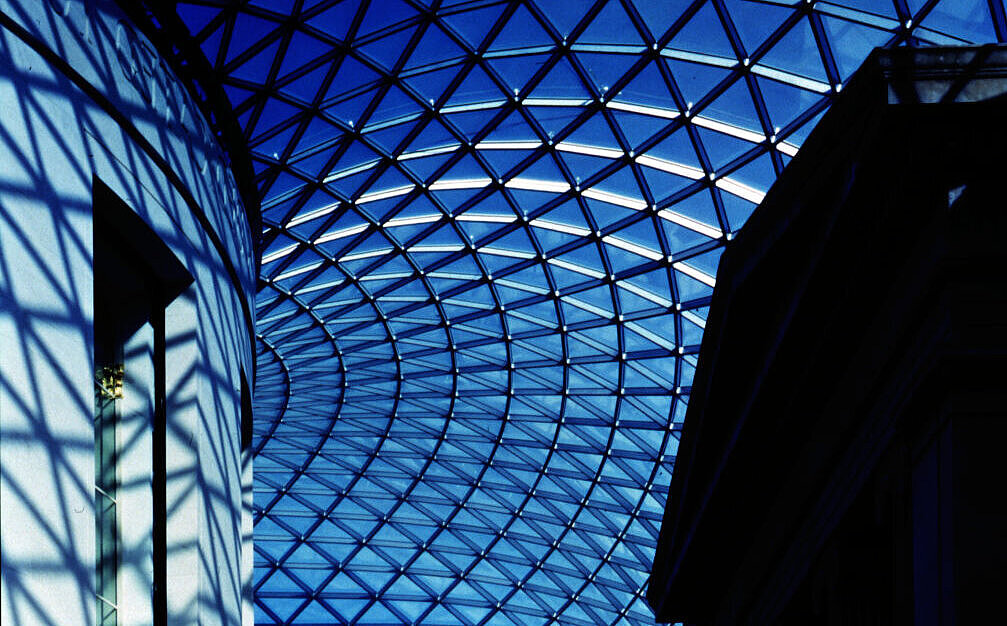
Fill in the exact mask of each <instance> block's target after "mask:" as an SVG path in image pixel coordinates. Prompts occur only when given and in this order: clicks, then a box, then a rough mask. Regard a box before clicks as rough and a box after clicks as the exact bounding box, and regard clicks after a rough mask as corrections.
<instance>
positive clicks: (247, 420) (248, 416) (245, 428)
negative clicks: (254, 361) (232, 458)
mask: <svg viewBox="0 0 1007 626" xmlns="http://www.w3.org/2000/svg"><path fill="white" fill-rule="evenodd" d="M251 447H252V389H251V386H250V385H249V384H248V375H247V374H245V368H241V451H242V452H244V451H246V450H249V449H250V448H251Z"/></svg>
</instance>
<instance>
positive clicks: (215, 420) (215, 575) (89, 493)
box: [0, 0, 254, 626]
mask: <svg viewBox="0 0 1007 626" xmlns="http://www.w3.org/2000/svg"><path fill="white" fill-rule="evenodd" d="M0 13H2V16H0V19H2V20H10V21H11V22H13V23H14V24H15V26H14V27H13V28H7V27H2V26H0V623H2V624H59V625H60V626H63V625H70V624H93V623H94V597H93V591H94V500H93V481H94V452H93V447H94V431H93V425H92V419H93V410H94V406H93V405H94V399H93V382H92V381H93V369H94V366H93V350H92V334H93V328H92V321H93V304H92V295H93V292H92V288H93V287H92V283H93V280H92V270H91V258H92V181H93V180H94V177H98V178H100V179H101V180H102V181H103V182H104V183H105V184H107V185H108V186H109V187H110V188H111V189H112V190H113V191H114V192H115V193H116V194H117V195H118V196H119V197H120V198H122V199H123V200H124V201H125V202H126V203H127V204H128V205H129V206H130V207H132V208H133V209H134V210H135V211H136V212H137V214H139V215H140V216H141V217H142V218H143V219H144V221H145V222H146V223H147V224H148V225H149V226H150V227H151V228H152V229H153V230H154V231H155V232H157V233H158V234H159V235H160V237H161V238H162V239H163V240H164V241H165V242H166V243H167V245H168V247H169V248H170V249H171V250H172V251H173V253H174V254H175V256H176V257H177V258H178V259H179V261H181V263H182V265H184V266H185V268H186V269H187V270H188V272H189V273H190V274H191V275H192V276H193V277H194V278H195V283H194V284H193V286H192V287H191V288H190V290H189V291H188V292H187V293H186V294H184V296H183V297H182V298H180V299H179V300H177V301H176V302H177V303H178V304H177V305H173V306H172V307H171V308H169V311H168V323H167V335H168V341H169V345H168V350H169V360H168V363H169V365H168V376H167V377H168V379H169V381H168V394H169V398H168V401H169V416H168V419H169V435H168V443H167V445H168V448H169V451H170V455H169V470H168V471H169V476H168V509H169V513H168V518H169V519H168V544H169V563H170V566H169V567H170V571H171V572H172V576H173V579H172V580H171V581H169V582H170V584H171V585H174V586H175V587H174V589H172V588H171V587H169V590H168V597H169V606H170V608H171V610H172V611H174V612H175V613H174V615H175V617H174V618H170V619H169V622H170V623H172V624H175V623H194V622H198V623H204V624H239V623H241V602H242V598H241V594H242V581H243V579H242V577H243V575H247V570H248V567H247V565H246V567H245V568H244V569H243V568H242V558H243V555H242V545H243V542H242V506H241V505H242V479H243V473H242V470H243V468H242V464H241V450H240V449H239V448H240V446H239V441H240V380H239V371H240V368H241V367H242V366H243V367H244V369H245V370H246V371H248V372H251V371H252V351H251V346H250V345H249V335H248V327H247V324H246V320H245V319H244V318H243V315H242V307H241V299H242V298H244V299H245V303H246V304H248V302H249V300H248V299H249V297H250V295H251V294H252V293H253V290H254V275H253V271H254V270H253V260H252V256H251V252H250V251H251V243H250V237H249V233H248V228H247V224H246V223H245V219H244V212H243V210H242V209H241V207H240V205H239V204H238V196H237V194H236V193H235V186H234V183H233V180H232V179H231V178H230V174H229V172H228V170H227V168H226V167H224V166H223V165H222V158H221V155H220V152H219V149H218V148H217V146H216V145H215V144H214V142H213V140H212V136H211V134H210V133H209V131H208V129H207V128H206V127H205V124H203V123H202V121H201V120H200V119H199V118H198V116H197V109H196V108H195V107H194V106H191V105H190V104H187V99H188V98H187V96H186V95H185V94H184V92H183V91H182V90H181V88H180V87H178V86H176V85H174V84H173V83H172V82H171V80H172V79H171V75H170V72H168V71H167V69H166V68H165V67H163V66H162V65H159V64H158V63H157V61H156V58H151V57H150V56H149V53H148V52H146V51H145V48H144V46H145V45H146V46H149V44H144V42H143V39H142V37H140V36H139V35H136V34H135V32H133V31H132V30H131V29H130V28H129V27H128V25H126V24H124V23H122V22H121V21H120V20H121V15H120V13H119V11H118V9H117V8H116V7H115V6H114V3H112V2H110V1H106V0H92V1H88V2H84V1H83V0H0ZM18 28H22V29H24V30H25V31H27V35H26V36H25V35H24V34H23V33H22V34H20V35H19V34H18V33H16V32H15V31H17V30H18ZM31 41H35V42H37V44H38V45H41V46H44V48H47V49H48V50H53V51H57V53H58V56H59V57H61V58H63V59H66V60H67V61H68V62H69V65H70V67H71V68H72V70H73V71H74V72H76V73H78V74H79V75H80V76H81V77H83V79H84V80H85V81H86V82H87V83H88V84H90V85H92V86H93V87H94V88H96V89H97V91H98V92H99V93H100V94H101V96H99V97H97V98H95V97H91V96H90V95H88V94H87V93H86V92H85V91H83V90H82V89H81V87H80V86H79V85H77V84H75V83H74V82H73V81H72V80H71V79H70V78H69V77H68V74H67V73H66V72H64V71H62V70H60V69H58V68H54V67H53V66H52V65H51V64H50V63H49V61H48V60H47V59H46V58H45V55H44V54H42V53H39V52H38V51H37V50H33V49H32V47H31V45H30V43H29V42H31ZM150 50H153V48H152V47H151V48H150ZM138 77H139V78H138ZM138 85H139V86H140V88H138ZM145 85H146V86H151V85H152V86H153V87H152V88H146V89H145V88H144V86H145ZM102 97H103V98H105V99H107V102H108V103H110V104H111V106H112V107H113V108H114V109H115V110H118V111H120V112H122V113H124V114H125V116H126V118H127V119H128V123H129V124H131V125H132V126H133V127H134V128H135V129H137V130H138V131H139V133H140V135H141V136H142V138H143V140H144V141H145V142H146V143H147V144H149V146H151V147H152V148H153V151H154V152H155V153H156V154H159V155H161V157H162V158H163V159H164V160H165V162H166V163H167V164H168V166H169V170H170V172H173V173H174V174H175V175H177V177H178V179H177V180H176V181H175V182H174V183H173V181H172V179H171V177H170V176H169V175H167V174H166V173H165V171H163V169H162V168H161V167H160V166H159V164H158V163H157V162H156V160H155V159H153V158H152V157H151V154H149V153H148V152H147V151H145V150H144V147H143V145H142V142H141V141H138V140H137V138H136V137H133V136H131V135H130V133H129V132H127V130H126V128H125V127H124V126H123V125H122V124H120V122H119V121H117V120H116V119H114V117H113V116H112V115H110V114H109V113H108V112H106V111H104V110H102V106H101V99H102ZM178 181H181V183H180V185H179V184H178ZM185 189H188V190H189V192H190V193H191V194H192V198H194V201H195V203H196V205H198V207H200V208H201V209H202V210H203V211H204V212H205V213H206V215H207V220H208V222H209V224H210V227H211V228H212V229H213V230H214V231H215V232H216V233H217V235H218V236H219V238H220V240H221V241H223V243H224V253H223V256H222V255H221V253H220V252H219V251H218V250H217V249H216V248H215V247H214V246H213V245H212V243H211V241H210V238H209V237H208V236H207V232H206V230H205V228H204V226H203V225H201V224H200V222H199V220H198V219H196V217H195V216H194V214H193V212H192V207H191V206H190V205H189V204H187V203H186V201H185V198H184V194H183V193H182V191H183V190H185ZM225 258H227V259H229V260H230V262H231V263H232V264H233V266H234V268H235V270H236V273H237V276H238V282H239V284H240V286H241V287H242V288H243V290H244V293H242V292H240V291H239V290H237V289H236V288H235V286H234V284H232V282H231V279H230V277H229V274H228V272H227V267H226V265H225ZM127 391H128V389H127ZM138 401H139V402H140V404H142V403H143V402H144V401H146V399H143V400H138ZM124 428H128V429H129V430H128V431H126V432H128V435H126V436H125V438H121V441H127V442H129V443H128V445H129V446H130V447H129V449H127V450H124V451H123V465H122V466H121V470H122V471H123V472H124V473H125V474H127V476H126V478H128V479H129V482H128V484H129V485H130V487H129V488H130V490H131V492H130V494H129V496H128V497H127V500H128V504H127V505H126V509H127V510H129V511H134V510H135V511H142V510H143V508H144V507H145V506H146V504H145V502H146V501H147V500H146V499H148V498H149V492H150V490H149V486H144V484H143V482H144V480H145V476H146V474H145V471H146V470H145V469H144V466H143V462H142V461H143V458H144V457H145V456H148V452H147V450H148V449H149V434H148V433H146V432H145V431H144V429H145V428H147V427H146V426H145V425H143V424H142V420H140V419H139V418H136V419H133V420H132V421H129V422H128V424H125V425H124ZM123 445H127V444H123ZM120 478H123V477H122V476H120ZM250 478H251V473H250V472H249V471H247V469H246V471H245V481H246V482H247V481H249V480H250ZM136 514H137V515H139V513H136ZM130 515H131V516H132V515H133V513H131V514H130ZM120 519H121V520H122V521H121V523H122V524H129V519H128V518H127V519H122V518H120ZM144 523H147V522H144ZM246 531H247V529H246ZM147 532H149V529H148V528H147V527H146V526H133V527H129V528H124V530H123V537H122V539H123V542H124V545H125V548H126V550H127V554H128V558H127V559H126V560H125V561H124V563H123V568H122V573H123V575H122V578H121V579H120V593H121V594H125V595H124V597H128V598H130V602H131V603H133V604H131V605H130V606H131V608H130V609H129V610H128V611H124V614H123V617H124V619H125V618H129V615H133V616H134V617H133V618H129V619H128V621H130V622H131V623H144V622H145V621H147V616H148V615H149V613H147V612H146V609H145V608H144V607H143V606H140V605H142V602H143V599H144V593H145V588H144V582H145V581H144V579H143V577H144V575H145V574H144V572H145V571H146V569H147V567H148V563H149V550H150V547H149V542H145V540H144V535H145V533H147ZM244 549H245V550H246V554H245V559H246V560H247V559H248V558H249V556H248V552H247V551H248V550H250V537H249V538H246V541H245V542H244ZM136 603H140V604H139V605H137V604H136Z"/></svg>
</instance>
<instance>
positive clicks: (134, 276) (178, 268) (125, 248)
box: [93, 179, 192, 625]
mask: <svg viewBox="0 0 1007 626" xmlns="http://www.w3.org/2000/svg"><path fill="white" fill-rule="evenodd" d="M93 189H94V199H93V200H94V248H93V250H94V320H95V322H94V324H95V326H94V327H95V338H94V341H95V343H94V345H95V368H96V373H95V374H96V375H95V496H96V503H97V515H96V531H97V533H96V548H97V550H96V555H97V563H96V576H97V579H96V593H97V595H98V598H97V603H98V604H97V605H98V617H99V619H98V623H99V624H102V625H111V624H116V623H117V616H116V615H115V613H116V611H115V606H116V599H115V588H116V581H117V574H118V568H119V559H120V557H119V540H118V534H119V533H118V519H117V512H116V509H115V499H116V489H117V484H118V466H117V460H118V456H119V450H117V448H116V423H117V421H118V420H119V418H120V415H119V410H118V404H119V402H120V400H121V398H122V394H123V381H124V379H128V377H129V373H128V372H126V371H125V369H126V367H128V360H129V359H128V358H124V354H123V349H124V347H125V346H126V344H127V342H128V341H129V340H130V338H132V337H133V336H134V335H135V334H136V333H137V332H138V331H139V330H140V329H141V328H143V327H144V325H145V324H150V328H151V331H152V332H151V335H152V344H153V345H152V346H151V348H152V358H153V363H152V365H153V368H152V369H153V381H150V384H151V385H152V386H153V389H149V390H147V391H146V392H145V393H151V394H152V395H153V400H154V404H153V415H151V416H150V418H151V419H150V423H151V447H152V458H151V477H152V496H153V510H152V511H151V521H152V543H153V565H154V571H153V581H152V584H153V589H152V592H153V598H152V599H153V611H154V623H155V624H158V625H161V624H167V596H166V585H165V581H166V580H167V575H166V570H165V564H166V557H167V543H166V533H165V522H166V519H167V503H166V499H165V468H166V459H165V440H166V424H167V412H166V406H167V402H166V398H167V394H168V390H167V389H166V388H165V345H166V344H165V309H166V307H167V306H168V304H170V303H171V301H172V300H174V299H175V298H176V297H177V296H178V295H179V294H181V293H182V292H183V291H184V290H185V289H186V288H187V287H188V286H189V284H191V283H192V277H191V276H190V275H189V273H188V272H187V271H186V270H185V268H184V267H183V266H182V264H181V263H180V262H179V261H178V259H177V258H175V256H174V254H172V252H171V250H170V249H169V248H168V246H167V245H165V243H164V242H163V241H162V240H161V239H160V238H159V237H158V236H157V235H156V234H155V233H154V232H153V231H152V230H151V229H150V227H149V226H147V224H146V223H145V222H144V221H143V220H142V219H141V218H140V217H139V216H137V215H136V213H134V212H133V210H132V209H130V208H129V206H127V205H126V204H125V203H124V202H123V201H122V200H121V199H120V198H119V197H118V196H116V195H115V193H113V192H112V191H111V190H110V189H109V188H108V187H107V186H105V185H104V184H103V183H102V182H101V181H100V180H97V179H95V180H94V187H93Z"/></svg>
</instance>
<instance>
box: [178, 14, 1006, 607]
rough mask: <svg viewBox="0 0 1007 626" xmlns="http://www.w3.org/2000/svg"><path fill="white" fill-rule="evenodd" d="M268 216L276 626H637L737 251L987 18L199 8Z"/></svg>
mask: <svg viewBox="0 0 1007 626" xmlns="http://www.w3.org/2000/svg"><path fill="white" fill-rule="evenodd" d="M177 10H178V14H179V16H180V17H181V18H182V20H183V21H184V22H185V24H186V25H187V26H188V28H189V30H190V31H191V32H192V34H193V36H194V37H195V38H196V40H197V41H198V42H199V43H200V45H201V46H202V49H203V51H204V52H205V54H206V56H207V57H208V59H209V60H210V63H211V65H212V66H213V68H214V69H215V70H216V71H217V72H218V73H219V75H220V77H221V78H222V80H223V81H224V85H225V89H226V91H227V94H228V96H229V98H230V99H231V103H232V105H233V106H234V110H235V111H236V113H237V114H238V116H239V120H240V123H241V125H242V127H243V129H244V132H245V134H246V137H247V139H248V142H249V145H250V146H251V150H252V157H253V161H254V166H255V171H256V176H257V180H258V184H259V189H260V192H261V194H262V198H263V204H262V207H263V210H262V213H263V224H264V232H263V239H264V244H263V248H264V256H263V259H262V270H261V291H260V293H259V294H258V299H257V309H258V338H259V341H260V346H259V357H258V360H259V363H258V377H257V383H256V394H255V408H256V423H255V440H254V446H255V451H256V454H257V456H256V458H255V520H256V525H255V553H256V561H255V579H254V584H255V604H256V619H257V621H258V622H261V623H283V624H287V623H335V622H339V623H343V622H347V623H359V624H398V623H424V624H486V623H494V624H496V623H501V624H505V623H515V624H540V623H563V624H578V623H585V624H598V623H601V624H609V623H623V622H629V623H648V622H652V621H653V617H652V614H651V613H650V610H649V608H647V605H646V602H645V601H644V599H643V595H644V592H645V585H646V580H647V574H648V572H649V570H650V565H651V560H652V558H653V550H654V546H655V544H656V538H657V534H658V529H659V526H660V519H661V514H662V512H663V510H664V504H665V496H666V492H667V489H668V483H669V478H670V472H671V469H672V466H673V463H674V458H675V451H676V445H677V436H678V435H677V433H678V431H679V429H680V426H681V420H682V416H683V414H684V409H685V402H686V401H687V399H688V394H689V390H690V384H691V379H692V372H693V369H694V366H695V359H696V354H697V352H698V348H699V343H700V340H701V338H702V334H703V327H704V320H705V316H706V310H707V305H708V303H709V300H710V296H711V293H712V290H713V287H714V284H715V278H714V277H715V275H716V268H717V261H718V258H719V254H720V252H721V250H722V249H723V246H725V245H729V244H728V242H729V241H730V239H731V237H732V234H733V233H734V232H736V231H737V229H738V228H740V227H741V226H742V224H744V222H745V220H746V218H747V217H748V215H749V214H750V213H751V211H752V210H753V208H754V207H755V205H756V204H757V203H758V202H759V201H760V200H761V198H762V196H763V193H764V192H765V191H766V189H768V187H769V186H770V185H771V184H772V183H773V181H774V180H775V178H776V176H777V175H778V174H779V172H780V171H781V170H782V169H783V167H784V166H785V165H786V164H787V162H788V160H789V159H790V158H791V157H792V156H794V154H796V152H797V150H798V148H799V146H800V144H801V142H802V140H803V138H804V137H805V136H806V135H807V133H808V132H809V130H810V128H811V127H812V126H813V125H814V124H815V122H816V120H817V119H818V118H819V117H820V116H821V114H822V113H823V112H824V110H825V109H826V108H827V107H828V105H829V102H830V99H831V98H832V97H833V96H834V95H835V94H836V93H838V92H839V91H840V90H841V89H842V85H843V83H844V81H846V80H847V79H848V78H849V76H850V74H851V72H852V71H853V70H854V69H855V68H856V67H857V66H858V65H859V64H860V62H861V61H862V60H863V58H865V57H866V55H867V53H868V52H869V51H870V50H871V49H872V48H873V47H875V46H886V45H888V46H890V45H902V44H909V45H928V44H931V43H937V44H957V43H977V42H986V41H997V40H999V41H1003V40H1005V38H1007V22H1005V17H1004V7H1003V4H1002V1H1001V0H962V1H948V0H944V1H937V0H930V1H924V0H894V1H889V0H884V1H882V0H835V2H811V1H808V2H804V1H801V2H782V1H779V2H777V1H769V0H766V1H763V2H757V1H752V0H696V1H687V0H674V1H657V0H654V1H648V0H633V1H630V0H597V1H594V0H562V1H561V0H555V1H554V0H536V1H534V2H533V1H532V0H524V1H513V2H503V1H497V0H470V1H464V2H458V1H445V2H439V1H437V0H431V1H430V2H429V3H428V2H426V1H423V0H381V1H378V0H371V1H368V0H343V1H334V0H320V1H319V0H253V1H251V2H223V1H212V0H203V1H199V2H194V3H180V4H178V6H177Z"/></svg>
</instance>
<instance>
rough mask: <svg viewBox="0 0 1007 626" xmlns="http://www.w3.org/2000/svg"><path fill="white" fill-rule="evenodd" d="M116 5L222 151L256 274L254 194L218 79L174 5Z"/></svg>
mask: <svg viewBox="0 0 1007 626" xmlns="http://www.w3.org/2000/svg"><path fill="white" fill-rule="evenodd" d="M116 4H117V5H118V6H119V8H120V9H121V10H122V11H123V13H125V14H126V15H127V16H128V17H129V18H130V19H131V20H132V21H133V23H134V24H135V25H136V26H137V27H138V28H139V29H140V30H141V31H142V32H143V34H144V35H146V36H147V38H148V39H150V42H151V43H152V44H154V46H155V47H156V48H157V51H158V53H160V54H161V56H162V57H163V58H164V59H165V60H166V61H167V62H168V63H169V64H170V65H171V69H172V71H174V72H175V74H176V75H177V76H178V78H179V79H181V81H182V83H183V84H184V85H185V88H186V89H187V90H188V91H189V95H190V96H192V99H193V100H194V101H195V102H196V105H197V106H198V107H199V109H200V111H201V112H202V114H203V117H204V118H205V119H206V122H207V123H208V124H209V125H210V128H211V130H212V131H213V134H214V136H215V137H216V138H217V141H218V142H219V143H220V146H221V147H222V148H223V149H224V152H225V154H226V155H227V160H228V162H229V164H230V167H231V173H232V174H233V175H234V182H235V183H236V184H237V186H238V192H239V193H240V194H241V201H242V204H243V205H244V207H245V213H246V215H247V216H248V226H249V229H250V230H251V235H252V245H253V247H254V250H255V253H256V254H255V257H256V258H255V263H256V274H258V264H259V260H260V257H261V254H260V252H261V238H262V215H261V212H260V198H259V190H258V186H257V185H256V184H255V172H254V170H253V169H252V160H251V158H250V157H249V154H250V153H249V149H248V143H247V142H246V141H245V135H244V133H243V132H242V130H241V126H240V125H239V124H238V119H237V118H236V117H235V115H234V111H233V109H232V107H231V102H230V100H229V99H228V97H227V94H226V93H224V89H223V87H222V86H221V83H220V80H218V78H217V76H216V74H215V73H214V71H213V68H212V66H211V65H210V62H209V61H208V60H207V58H206V56H205V55H204V54H203V51H202V50H201V49H200V47H199V45H198V44H196V42H195V41H194V40H193V38H192V36H191V34H190V33H189V29H188V28H187V27H186V26H185V24H183V23H182V20H181V19H179V17H178V14H177V13H176V12H175V8H174V5H175V3H174V2H163V1H161V0H116Z"/></svg>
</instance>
